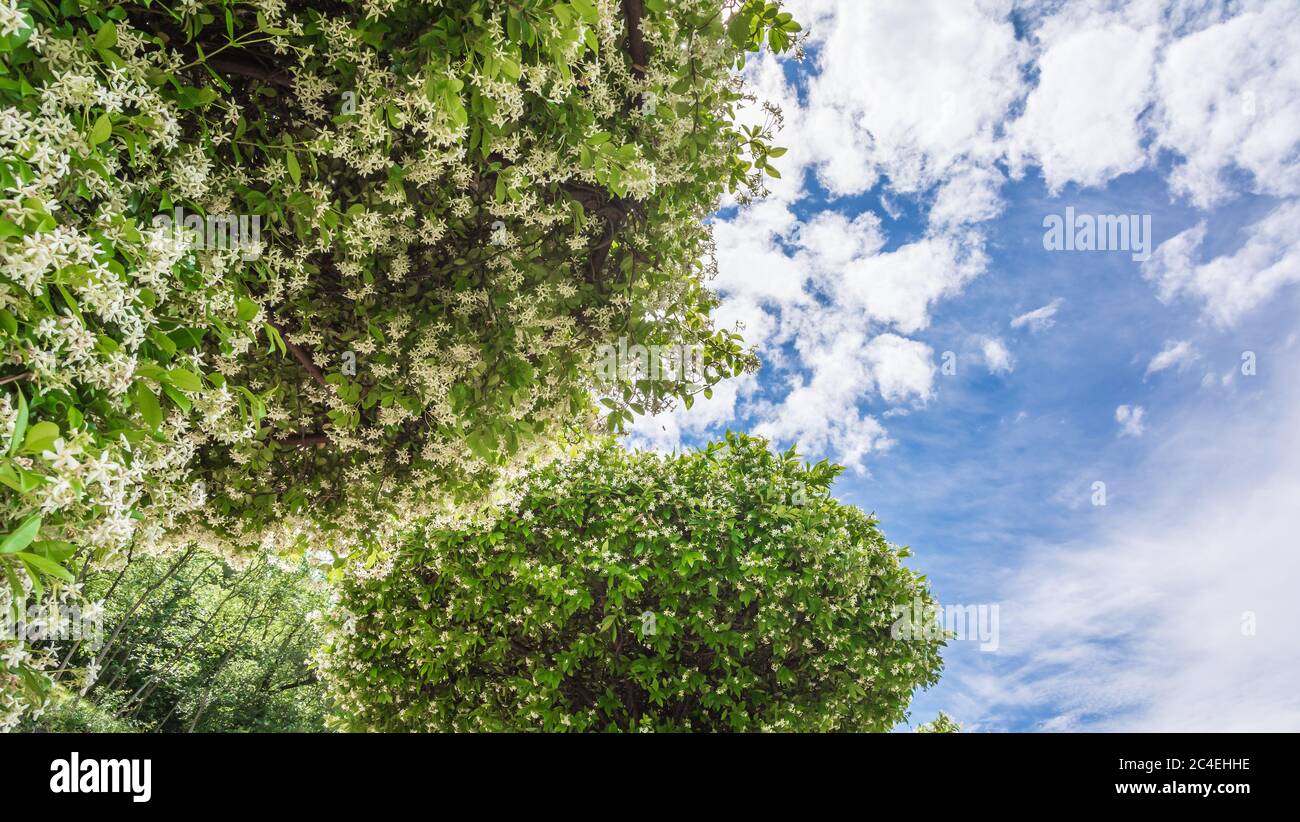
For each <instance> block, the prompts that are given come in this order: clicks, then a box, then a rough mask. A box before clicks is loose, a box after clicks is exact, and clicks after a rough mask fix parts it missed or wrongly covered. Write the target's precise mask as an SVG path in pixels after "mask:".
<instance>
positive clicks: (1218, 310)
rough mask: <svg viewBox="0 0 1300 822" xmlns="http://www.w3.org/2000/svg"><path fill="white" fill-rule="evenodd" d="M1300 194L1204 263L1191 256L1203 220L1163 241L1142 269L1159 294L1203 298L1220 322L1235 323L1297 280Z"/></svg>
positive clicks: (1199, 238) (1202, 236)
mask: <svg viewBox="0 0 1300 822" xmlns="http://www.w3.org/2000/svg"><path fill="white" fill-rule="evenodd" d="M1297 225H1300V200H1291V201H1288V202H1285V203H1283V204H1281V205H1279V206H1278V207H1276V208H1275V209H1273V211H1271V212H1269V214H1267V215H1266V216H1265V217H1264V218H1262V219H1261V220H1259V221H1258V222H1256V223H1254V224H1252V225H1251V226H1250V227H1249V228H1247V229H1246V239H1245V242H1244V243H1242V245H1241V247H1240V248H1239V249H1237V250H1236V251H1235V252H1233V253H1231V254H1225V255H1222V256H1219V257H1216V258H1214V259H1213V260H1210V261H1209V262H1207V263H1202V264H1197V263H1196V262H1194V259H1195V257H1196V252H1197V251H1198V250H1199V249H1200V246H1201V244H1202V243H1203V242H1204V240H1205V234H1206V225H1205V223H1204V222H1202V223H1200V224H1199V225H1196V226H1194V227H1192V228H1189V229H1187V230H1186V231H1184V232H1182V233H1181V234H1177V235H1175V236H1174V237H1171V238H1170V239H1168V240H1166V241H1165V242H1163V243H1161V244H1160V246H1159V247H1158V248H1157V249H1156V251H1155V253H1154V254H1153V255H1152V256H1151V259H1149V260H1147V261H1146V262H1145V263H1143V264H1142V274H1143V276H1145V277H1146V278H1147V279H1150V280H1152V281H1154V282H1155V284H1156V288H1157V292H1158V294H1159V296H1160V298H1161V299H1162V300H1166V301H1168V300H1171V299H1173V298H1174V297H1176V296H1180V295H1186V296H1191V297H1194V298H1197V299H1199V300H1201V301H1202V302H1203V303H1204V309H1205V313H1206V315H1207V316H1208V317H1209V318H1210V319H1211V320H1212V321H1213V322H1214V323H1215V324H1217V325H1219V326H1220V327H1227V326H1230V325H1233V324H1235V323H1236V322H1237V321H1238V320H1239V319H1241V317H1242V316H1243V315H1245V314H1246V313H1247V312H1248V311H1250V310H1251V309H1253V308H1255V307H1256V306H1258V305H1260V304H1261V303H1263V302H1264V301H1265V300H1267V299H1269V298H1270V297H1272V296H1273V294H1274V293H1276V292H1277V291H1278V290H1279V289H1281V288H1282V287H1283V286H1286V285H1289V284H1292V283H1296V282H1300V234H1297V232H1296V226H1297Z"/></svg>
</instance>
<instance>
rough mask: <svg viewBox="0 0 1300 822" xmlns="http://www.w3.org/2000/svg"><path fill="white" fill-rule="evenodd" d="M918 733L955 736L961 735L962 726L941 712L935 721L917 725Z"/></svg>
mask: <svg viewBox="0 0 1300 822" xmlns="http://www.w3.org/2000/svg"><path fill="white" fill-rule="evenodd" d="M916 732H917V733H919V734H955V733H961V726H960V725H958V724H957V720H955V719H953V718H952V717H950V716H948V714H946V713H944V712H943V711H940V712H939V715H938V716H936V717H935V718H934V719H931V720H930V721H929V722H925V723H923V724H921V725H917V726H916Z"/></svg>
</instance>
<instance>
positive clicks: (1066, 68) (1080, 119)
mask: <svg viewBox="0 0 1300 822" xmlns="http://www.w3.org/2000/svg"><path fill="white" fill-rule="evenodd" d="M1158 41H1159V29H1158V28H1157V27H1156V26H1149V27H1147V28H1145V29H1142V30H1135V29H1133V28H1129V27H1128V26H1126V25H1122V24H1115V25H1109V26H1105V27H1103V28H1094V29H1090V30H1082V31H1080V30H1071V31H1069V32H1068V34H1065V35H1064V36H1062V37H1060V39H1059V40H1057V41H1056V42H1055V43H1053V44H1051V46H1050V47H1049V48H1047V50H1046V51H1045V53H1044V54H1042V56H1041V57H1040V58H1039V60H1038V68H1039V71H1040V75H1039V80H1038V87H1037V88H1035V89H1034V91H1033V93H1031V94H1030V95H1029V99H1028V101H1027V102H1026V104H1025V112H1024V115H1023V116H1022V117H1021V118H1020V119H1019V120H1017V121H1016V122H1015V123H1014V125H1012V127H1011V137H1010V146H1009V155H1010V160H1011V166H1012V170H1013V174H1015V176H1019V175H1020V173H1022V172H1023V168H1024V165H1025V164H1026V163H1027V162H1031V161H1032V162H1034V163H1037V164H1038V165H1039V166H1040V167H1041V168H1042V171H1043V177H1044V178H1045V179H1046V181H1047V186H1048V188H1049V189H1050V190H1051V191H1052V192H1053V193H1055V192H1057V191H1059V190H1060V189H1061V187H1062V186H1063V185H1065V184H1066V183H1070V182H1075V183H1079V184H1081V185H1087V186H1097V185H1103V184H1104V183H1105V182H1106V181H1108V180H1110V179H1111V178H1113V177H1116V176H1118V175H1120V174H1123V173H1125V172H1129V171H1135V170H1137V169H1139V168H1141V167H1142V166H1143V164H1144V163H1145V162H1146V157H1145V154H1144V152H1143V149H1142V146H1141V138H1142V132H1141V129H1140V127H1139V124H1138V114H1139V113H1140V112H1141V111H1142V109H1143V108H1145V107H1146V106H1147V102H1148V100H1149V98H1150V86H1151V71H1152V66H1153V65H1154V62H1155V57H1156V46H1157V43H1158Z"/></svg>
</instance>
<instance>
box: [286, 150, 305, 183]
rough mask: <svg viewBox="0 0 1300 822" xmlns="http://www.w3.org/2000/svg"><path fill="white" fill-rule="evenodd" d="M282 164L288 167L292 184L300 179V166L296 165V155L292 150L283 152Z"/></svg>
mask: <svg viewBox="0 0 1300 822" xmlns="http://www.w3.org/2000/svg"><path fill="white" fill-rule="evenodd" d="M284 164H285V165H286V166H288V168H289V179H291V180H293V183H294V185H297V184H298V183H300V182H301V181H302V167H301V166H299V165H298V155H297V154H294V153H293V152H292V151H286V152H285V153H284Z"/></svg>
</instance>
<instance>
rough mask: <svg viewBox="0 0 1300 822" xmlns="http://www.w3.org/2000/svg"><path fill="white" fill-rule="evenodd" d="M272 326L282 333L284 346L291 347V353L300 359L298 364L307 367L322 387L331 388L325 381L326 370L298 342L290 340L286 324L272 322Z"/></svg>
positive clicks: (308, 371) (296, 358) (281, 337)
mask: <svg viewBox="0 0 1300 822" xmlns="http://www.w3.org/2000/svg"><path fill="white" fill-rule="evenodd" d="M270 325H271V327H272V328H274V329H275V330H276V331H277V332H279V334H280V339H282V340H284V347H285V348H287V349H289V353H290V354H292V355H293V358H294V359H295V360H297V361H298V364H299V365H301V366H302V367H303V368H305V369H307V373H308V374H310V375H311V378H312V379H313V380H315V381H316V382H317V383H319V384H320V387H321V388H329V383H327V382H325V372H324V371H322V370H321V369H320V366H318V365H317V364H316V363H315V362H314V361H313V360H312V358H311V354H309V353H307V350H306V349H304V348H303V347H302V346H300V345H298V344H297V343H292V342H289V335H288V334H286V333H285V330H284V326H282V325H280V324H279V323H275V322H271V324H270Z"/></svg>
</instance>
